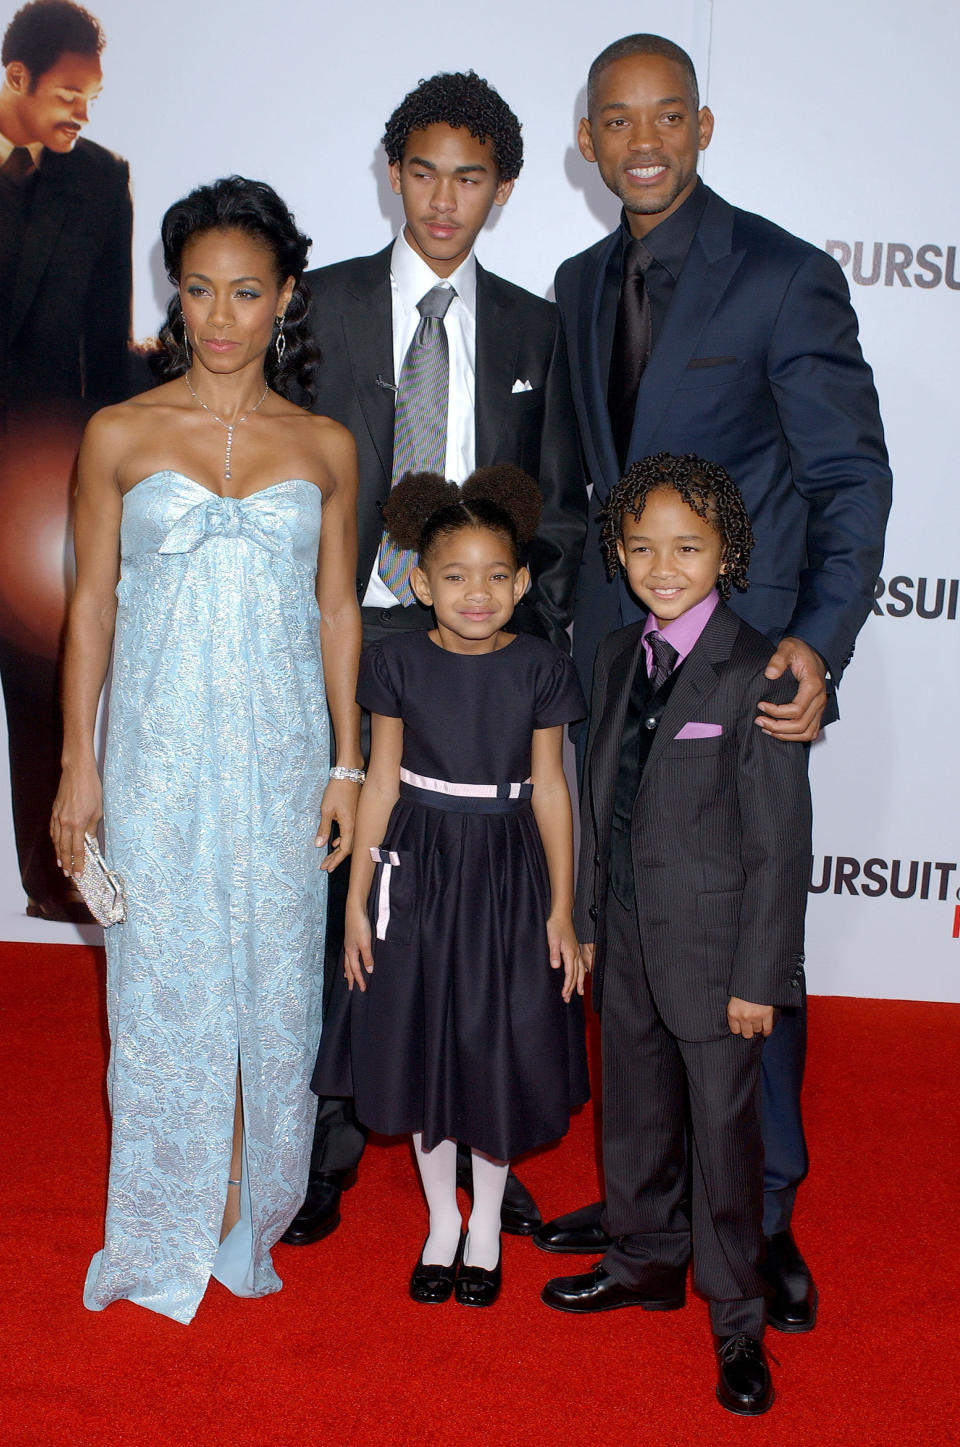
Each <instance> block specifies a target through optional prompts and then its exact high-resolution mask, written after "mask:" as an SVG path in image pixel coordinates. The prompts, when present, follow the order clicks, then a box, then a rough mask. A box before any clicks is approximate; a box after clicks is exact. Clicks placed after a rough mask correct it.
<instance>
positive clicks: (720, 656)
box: [640, 603, 740, 790]
mask: <svg viewBox="0 0 960 1447" xmlns="http://www.w3.org/2000/svg"><path fill="white" fill-rule="evenodd" d="M739 630H740V621H739V619H738V618H737V616H736V614H735V613H733V612H731V610H730V609H729V608H726V607H725V606H724V605H723V603H719V604H718V605H717V607H716V608H715V609H714V611H713V613H712V614H711V616H710V618H709V620H708V622H707V625H706V627H705V628H704V630H703V632H702V633H701V635H700V637H699V638H698V639H697V641H696V643H695V644H694V646H693V649H692V650H691V652H690V654H689V656H688V657H687V659H686V661H685V663H684V665H683V668H682V669H681V671H680V677H679V678H678V679H677V682H676V686H675V687H674V689H673V691H672V693H671V694H670V697H669V698H668V699H667V702H666V705H665V706H664V710H663V716H662V718H661V719H660V722H659V724H658V725H657V731H656V733H655V734H654V736H653V743H652V744H651V746H650V752H649V754H648V755H647V762H646V765H645V767H644V771H643V776H642V778H641V780H640V788H641V790H642V789H643V784H644V780H645V779H646V778H647V777H648V776H649V774H650V771H651V769H652V768H653V767H654V765H655V764H656V762H657V760H658V759H659V757H660V755H661V754H662V753H663V751H664V749H665V748H666V747H667V745H668V744H669V743H672V741H673V739H674V738H675V736H676V735H677V733H679V731H680V729H681V728H682V727H683V725H684V724H685V723H689V722H690V720H691V719H694V718H696V717H697V715H698V714H699V713H701V712H702V709H703V703H704V701H705V699H707V698H708V697H709V695H710V694H711V693H712V692H713V690H714V689H715V688H716V686H717V683H718V682H719V675H718V673H717V669H716V667H715V665H716V664H718V663H723V662H724V661H725V660H726V659H727V658H729V657H730V650H731V648H732V647H733V642H734V639H735V638H736V636H737V633H738V632H739Z"/></svg>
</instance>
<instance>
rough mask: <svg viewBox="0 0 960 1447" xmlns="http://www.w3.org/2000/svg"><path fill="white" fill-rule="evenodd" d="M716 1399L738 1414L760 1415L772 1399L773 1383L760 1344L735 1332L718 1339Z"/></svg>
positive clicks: (744, 1334) (746, 1415)
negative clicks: (733, 1334)
mask: <svg viewBox="0 0 960 1447" xmlns="http://www.w3.org/2000/svg"><path fill="white" fill-rule="evenodd" d="M717 1369H718V1372H719V1378H718V1381H717V1401H718V1402H719V1403H720V1405H721V1407H726V1409H727V1411H728V1412H736V1414H737V1416H738V1417H759V1416H760V1414H761V1412H765V1411H766V1410H767V1408H768V1407H769V1406H770V1404H771V1402H772V1401H773V1383H772V1382H771V1381H770V1368H769V1367H768V1366H767V1359H766V1357H765V1356H764V1354H763V1347H762V1346H761V1345H760V1343H759V1342H758V1341H757V1339H756V1337H753V1336H747V1335H746V1333H745V1332H738V1333H737V1335H736V1336H728V1337H726V1338H724V1339H723V1340H720V1339H719V1338H718V1339H717Z"/></svg>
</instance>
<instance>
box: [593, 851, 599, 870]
mask: <svg viewBox="0 0 960 1447" xmlns="http://www.w3.org/2000/svg"><path fill="white" fill-rule="evenodd" d="M593 867H594V869H599V868H600V855H599V854H595V855H594V856H593Z"/></svg>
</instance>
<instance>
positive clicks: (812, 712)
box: [755, 638, 827, 744]
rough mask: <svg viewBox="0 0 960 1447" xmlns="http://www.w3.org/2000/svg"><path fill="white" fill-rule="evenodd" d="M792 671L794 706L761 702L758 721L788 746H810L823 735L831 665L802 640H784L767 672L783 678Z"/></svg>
mask: <svg viewBox="0 0 960 1447" xmlns="http://www.w3.org/2000/svg"><path fill="white" fill-rule="evenodd" d="M788 668H789V670H790V672H791V673H792V674H793V676H794V678H795V679H796V680H797V691H796V694H795V695H794V698H793V701H792V702H791V703H759V704H758V705H757V708H758V709H759V710H760V713H759V716H758V717H757V718H756V720H755V722H756V723H757V724H758V725H759V726H760V728H762V729H763V731H764V733H767V734H770V735H771V736H772V737H773V738H777V739H785V740H786V741H787V742H788V743H798V744H806V743H810V742H811V741H812V740H813V739H815V738H816V737H817V735H818V734H819V732H820V719H821V718H822V717H823V710H824V709H825V708H826V706H827V683H826V678H827V666H826V664H825V663H824V661H823V659H822V658H821V657H820V655H819V653H817V651H816V650H815V649H813V648H811V647H810V645H809V643H804V641H803V639H802V638H782V639H781V640H780V644H779V646H778V648H777V651H776V653H774V655H773V657H772V658H771V659H770V662H769V663H768V664H767V667H766V670H765V676H766V677H767V678H770V679H773V678H781V677H782V676H783V674H784V673H785V672H786V671H787V669H788Z"/></svg>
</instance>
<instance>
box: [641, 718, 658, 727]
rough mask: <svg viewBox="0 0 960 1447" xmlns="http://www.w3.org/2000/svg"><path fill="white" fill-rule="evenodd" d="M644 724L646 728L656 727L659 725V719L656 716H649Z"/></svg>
mask: <svg viewBox="0 0 960 1447" xmlns="http://www.w3.org/2000/svg"><path fill="white" fill-rule="evenodd" d="M643 726H644V728H645V729H655V728H656V726H657V721H656V719H655V718H653V717H652V716H650V717H649V718H645V719H644V721H643Z"/></svg>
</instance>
